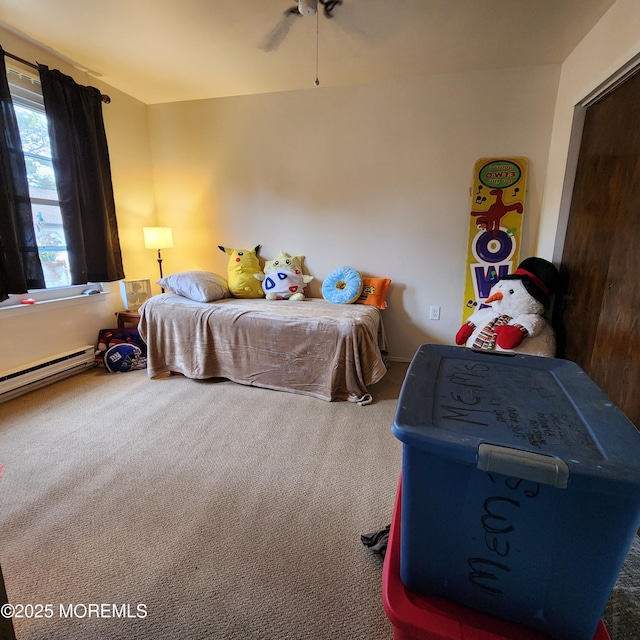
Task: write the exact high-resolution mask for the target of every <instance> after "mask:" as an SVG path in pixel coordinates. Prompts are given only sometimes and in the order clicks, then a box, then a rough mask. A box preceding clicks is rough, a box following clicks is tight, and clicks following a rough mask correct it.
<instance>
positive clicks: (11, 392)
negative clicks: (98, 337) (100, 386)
mask: <svg viewBox="0 0 640 640" xmlns="http://www.w3.org/2000/svg"><path fill="white" fill-rule="evenodd" d="M94 365H95V347H93V346H91V345H85V346H83V347H78V348H77V349H74V350H73V351H67V352H65V353H59V354H58V355H56V356H53V357H50V358H47V359H45V360H39V361H38V362H32V363H31V364H28V365H27V366H26V367H20V368H19V369H14V370H12V371H5V372H2V373H0V402H5V401H7V400H11V398H15V397H16V396H19V395H22V394H23V393H27V391H33V390H34V389H38V388H40V387H44V386H45V385H47V384H51V383H52V382H56V381H57V380H62V379H63V378H67V377H69V376H72V375H74V374H76V373H80V372H81V371H84V370H85V369H87V368H89V367H93V366H94Z"/></svg>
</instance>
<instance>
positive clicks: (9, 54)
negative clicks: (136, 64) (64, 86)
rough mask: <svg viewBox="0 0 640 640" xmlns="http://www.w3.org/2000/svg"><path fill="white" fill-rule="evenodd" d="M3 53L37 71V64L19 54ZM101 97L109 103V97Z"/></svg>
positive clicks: (103, 95) (104, 95) (102, 95)
mask: <svg viewBox="0 0 640 640" xmlns="http://www.w3.org/2000/svg"><path fill="white" fill-rule="evenodd" d="M4 55H5V56H6V57H8V58H13V60H16V61H17V62H21V63H22V64H26V65H27V67H31V68H32V69H35V70H36V71H38V70H39V69H38V65H37V64H33V62H29V61H28V60H25V59H24V58H20V57H19V56H16V55H14V54H13V53H9V52H8V51H4ZM100 95H101V97H102V102H104V103H105V104H109V103H110V102H111V98H110V97H109V96H108V95H106V94H104V93H102V94H100Z"/></svg>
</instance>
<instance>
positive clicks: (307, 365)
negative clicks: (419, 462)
mask: <svg viewBox="0 0 640 640" xmlns="http://www.w3.org/2000/svg"><path fill="white" fill-rule="evenodd" d="M139 330H140V334H141V336H142V338H143V339H144V341H145V342H146V343H147V348H148V354H147V358H148V360H147V365H148V373H149V376H150V377H155V376H158V375H159V374H162V373H166V372H175V373H181V374H183V375H185V376H187V377H189V378H196V379H204V378H227V379H229V380H233V381H234V382H239V383H241V384H247V385H254V386H256V387H265V388H268V389H276V390H279V391H290V392H293V393H301V394H305V395H310V396H314V397H316V398H320V399H322V400H349V401H351V402H358V403H360V404H368V403H369V402H371V396H370V395H369V393H368V391H367V386H368V385H371V384H374V383H375V382H378V381H379V380H380V379H381V378H382V377H383V376H384V374H385V373H386V370H387V368H386V364H385V359H386V349H387V344H386V337H385V333H384V327H383V324H382V318H381V314H380V311H379V310H378V309H376V308H375V307H372V306H368V305H362V304H349V305H339V304H332V303H330V302H327V301H326V300H323V299H318V298H310V299H307V300H303V301H296V302H291V301H288V300H264V299H258V300H245V299H236V298H231V299H229V298H227V299H224V300H218V301H216V302H209V303H202V302H193V301H192V300H189V299H187V298H184V297H182V296H179V295H176V294H173V293H165V294H162V295H158V296H154V297H153V298H150V299H149V300H147V302H145V304H144V305H143V306H142V307H141V308H140V324H139Z"/></svg>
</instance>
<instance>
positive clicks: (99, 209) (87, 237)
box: [38, 65, 124, 284]
mask: <svg viewBox="0 0 640 640" xmlns="http://www.w3.org/2000/svg"><path fill="white" fill-rule="evenodd" d="M38 69H39V71H40V79H41V81H42V97H43V99H44V108H45V111H46V114H47V120H48V123H49V137H50V138H51V157H52V160H53V167H54V171H55V175H56V186H57V188H58V197H59V199H60V211H61V213H62V225H63V228H64V234H65V238H66V241H67V249H68V252H69V269H70V271H71V283H72V284H83V283H86V282H111V281H114V280H120V279H122V278H124V270H123V268H122V254H121V251H120V240H119V237H118V224H117V221H116V208H115V203H114V198H113V186H112V183H111V167H110V164H109V150H108V147H107V137H106V134H105V130H104V123H103V120H102V96H101V94H100V91H98V89H96V88H95V87H83V86H81V85H79V84H77V83H76V82H75V80H74V79H73V78H71V77H70V76H67V75H64V74H63V73H61V72H60V71H57V70H55V69H52V70H50V69H49V68H48V67H47V66H45V65H38Z"/></svg>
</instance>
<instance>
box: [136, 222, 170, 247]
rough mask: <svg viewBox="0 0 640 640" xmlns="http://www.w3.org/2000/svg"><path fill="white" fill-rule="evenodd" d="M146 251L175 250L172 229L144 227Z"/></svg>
mask: <svg viewBox="0 0 640 640" xmlns="http://www.w3.org/2000/svg"><path fill="white" fill-rule="evenodd" d="M142 230H143V231H144V247H145V249H173V232H172V231H171V227H143V228H142Z"/></svg>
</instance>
